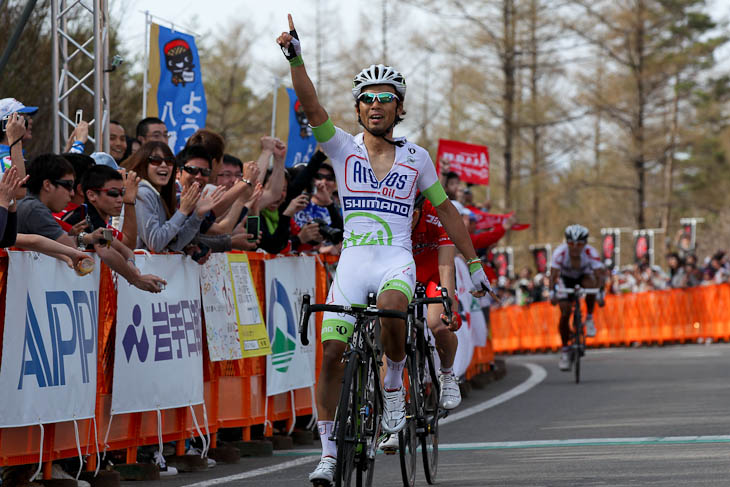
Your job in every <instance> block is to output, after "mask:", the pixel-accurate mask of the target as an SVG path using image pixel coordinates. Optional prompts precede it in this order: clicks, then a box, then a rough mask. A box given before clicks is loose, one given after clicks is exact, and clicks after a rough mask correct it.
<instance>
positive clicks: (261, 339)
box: [200, 253, 271, 362]
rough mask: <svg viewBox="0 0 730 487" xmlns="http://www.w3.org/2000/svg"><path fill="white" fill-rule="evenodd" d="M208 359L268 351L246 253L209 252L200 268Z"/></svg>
mask: <svg viewBox="0 0 730 487" xmlns="http://www.w3.org/2000/svg"><path fill="white" fill-rule="evenodd" d="M200 289H201V292H202V297H203V310H204V313H205V332H206V338H207V342H208V353H209V355H210V360H211V362H218V361H221V360H238V359H241V358H245V357H258V356H260V355H266V354H268V353H271V346H270V345H269V336H268V334H267V332H266V326H265V325H264V320H263V318H262V316H261V309H260V307H259V301H258V296H257V295H256V288H255V287H254V285H253V279H252V278H251V268H250V266H249V263H248V257H247V256H246V255H245V254H223V253H217V254H212V255H211V256H210V258H209V259H208V261H207V262H206V263H205V265H203V266H201V268H200Z"/></svg>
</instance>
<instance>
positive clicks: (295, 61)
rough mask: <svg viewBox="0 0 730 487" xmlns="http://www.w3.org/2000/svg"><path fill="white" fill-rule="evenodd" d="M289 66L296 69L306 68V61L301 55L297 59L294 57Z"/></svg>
mask: <svg viewBox="0 0 730 487" xmlns="http://www.w3.org/2000/svg"><path fill="white" fill-rule="evenodd" d="M289 65H290V66H291V67H292V68H294V67H297V66H304V59H302V56H301V54H300V55H299V56H297V57H293V58H291V59H290V60H289Z"/></svg>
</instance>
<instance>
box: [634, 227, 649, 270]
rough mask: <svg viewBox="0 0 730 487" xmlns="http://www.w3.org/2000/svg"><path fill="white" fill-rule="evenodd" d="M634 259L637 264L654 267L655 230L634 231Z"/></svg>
mask: <svg viewBox="0 0 730 487" xmlns="http://www.w3.org/2000/svg"><path fill="white" fill-rule="evenodd" d="M634 257H635V259H636V263H641V262H646V263H648V264H649V265H654V230H634Z"/></svg>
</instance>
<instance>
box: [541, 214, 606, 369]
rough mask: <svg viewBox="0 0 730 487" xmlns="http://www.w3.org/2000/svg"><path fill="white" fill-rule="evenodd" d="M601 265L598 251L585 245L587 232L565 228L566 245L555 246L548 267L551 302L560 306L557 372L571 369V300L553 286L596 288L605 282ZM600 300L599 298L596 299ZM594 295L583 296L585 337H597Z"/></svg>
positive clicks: (579, 226)
mask: <svg viewBox="0 0 730 487" xmlns="http://www.w3.org/2000/svg"><path fill="white" fill-rule="evenodd" d="M604 277H605V274H604V266H603V263H602V262H601V257H600V256H599V254H598V251H597V250H596V249H594V248H593V247H591V246H590V245H588V229H587V228H586V227H584V226H583V225H570V226H568V227H566V229H565V243H563V244H561V245H559V246H558V248H556V249H555V252H554V253H553V258H552V263H551V264H550V302H551V303H552V304H559V305H560V324H559V330H560V339H561V341H562V343H563V348H562V349H561V353H560V363H559V367H560V370H564V371H566V370H570V349H569V347H568V344H569V343H568V342H569V341H570V314H571V311H572V306H571V301H570V300H569V299H568V295H567V294H565V293H558V292H557V291H556V285H557V284H558V283H560V285H561V286H562V287H565V288H574V287H575V286H576V285H580V286H581V287H582V288H595V287H598V286H602V285H603V282H604ZM599 299H602V296H600V297H599ZM595 305H596V295H595V294H588V295H586V308H587V310H588V312H587V313H586V319H585V327H586V328H585V329H586V336H589V337H593V336H596V325H595V323H594V322H593V308H594V307H595ZM573 326H575V324H573Z"/></svg>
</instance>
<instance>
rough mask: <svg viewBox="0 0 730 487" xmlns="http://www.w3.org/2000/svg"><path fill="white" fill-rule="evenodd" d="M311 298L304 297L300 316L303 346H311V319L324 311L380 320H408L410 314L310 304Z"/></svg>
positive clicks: (369, 307)
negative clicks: (378, 318)
mask: <svg viewBox="0 0 730 487" xmlns="http://www.w3.org/2000/svg"><path fill="white" fill-rule="evenodd" d="M309 302H310V296H309V294H305V295H304V296H302V310H301V314H300V315H299V336H300V339H301V341H302V345H304V346H306V345H309V336H308V332H309V330H308V328H309V317H310V315H311V314H312V313H321V312H322V311H331V312H333V313H344V314H347V315H350V316H355V317H358V316H377V317H380V318H399V319H401V320H404V321H405V320H406V319H407V318H408V313H404V312H402V311H396V310H392V309H378V308H375V307H371V306H341V305H337V304H309Z"/></svg>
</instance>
